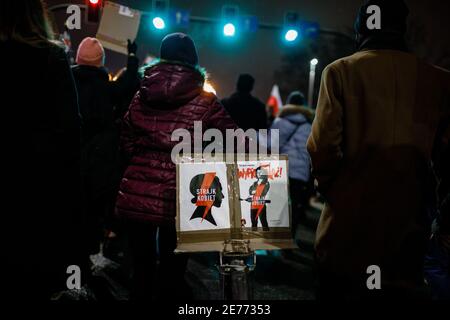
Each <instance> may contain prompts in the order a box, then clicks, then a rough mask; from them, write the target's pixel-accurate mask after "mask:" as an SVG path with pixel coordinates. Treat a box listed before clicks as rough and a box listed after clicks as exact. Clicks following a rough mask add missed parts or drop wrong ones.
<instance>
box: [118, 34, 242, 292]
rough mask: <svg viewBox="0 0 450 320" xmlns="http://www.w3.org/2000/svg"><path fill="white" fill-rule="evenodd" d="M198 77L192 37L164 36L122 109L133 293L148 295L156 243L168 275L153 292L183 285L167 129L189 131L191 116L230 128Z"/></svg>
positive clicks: (121, 207) (124, 207)
mask: <svg viewBox="0 0 450 320" xmlns="http://www.w3.org/2000/svg"><path fill="white" fill-rule="evenodd" d="M204 82H205V74H204V72H202V71H201V69H200V68H199V67H198V56H197V51H196V48H195V45H194V42H193V41H192V39H191V38H190V37H189V36H187V35H184V34H181V33H176V34H171V35H168V36H167V37H165V38H164V39H163V41H162V44H161V60H160V61H159V62H158V63H157V64H155V65H153V66H151V67H149V68H148V69H147V70H146V72H145V77H144V80H143V82H142V87H141V89H140V90H139V92H138V93H137V94H136V96H135V98H134V100H133V101H132V103H131V105H130V108H129V110H128V113H127V114H126V115H125V119H124V128H123V133H122V149H123V151H124V152H125V153H126V154H127V156H128V159H129V164H128V167H127V169H126V171H125V174H124V176H123V179H122V182H121V185H120V191H119V194H118V199H117V204H116V212H117V214H118V216H119V217H120V218H121V219H122V220H124V222H125V225H126V226H127V229H128V233H129V240H130V249H131V253H132V255H133V261H134V263H133V265H134V272H133V286H134V287H133V288H132V296H133V297H134V298H150V297H151V294H152V290H151V289H152V287H154V286H153V285H152V282H153V279H152V276H153V274H154V273H155V272H153V271H155V267H156V252H157V248H156V243H157V244H158V245H159V248H158V249H159V257H160V268H159V269H160V270H161V272H160V274H159V277H158V279H160V280H163V281H165V282H166V283H165V284H163V283H160V286H159V290H158V291H159V292H160V294H161V295H163V296H166V295H165V293H167V296H172V297H173V295H174V294H176V293H177V292H180V285H182V284H183V273H184V269H185V264H186V260H185V259H184V261H179V260H180V259H178V261H177V260H176V259H175V255H174V254H173V251H174V249H175V247H176V231H175V214H176V212H175V211H176V199H175V196H176V174H175V164H174V163H173V162H172V160H171V151H172V148H173V147H174V146H175V145H176V144H177V142H176V141H171V135H172V132H173V131H174V130H176V129H180V128H182V129H187V130H189V131H191V132H192V136H193V128H194V121H202V125H203V128H204V130H206V129H209V128H217V129H219V130H222V131H225V129H228V128H230V129H234V128H236V126H235V124H234V122H233V121H232V120H231V118H230V117H229V116H228V114H227V113H226V111H225V109H224V108H223V107H222V105H221V104H220V103H219V102H218V100H217V97H216V96H215V95H214V94H211V93H207V92H205V91H204V90H203V85H204ZM157 236H158V241H157V240H156V239H157ZM177 258H178V257H177ZM175 266H176V267H177V269H178V270H174V267H175ZM161 273H162V274H161ZM170 284H172V285H173V287H172V286H171V285H170ZM153 293H154V292H153Z"/></svg>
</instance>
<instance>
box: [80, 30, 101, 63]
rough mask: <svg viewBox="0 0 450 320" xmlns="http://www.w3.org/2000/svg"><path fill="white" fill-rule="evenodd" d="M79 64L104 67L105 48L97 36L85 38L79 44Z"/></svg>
mask: <svg viewBox="0 0 450 320" xmlns="http://www.w3.org/2000/svg"><path fill="white" fill-rule="evenodd" d="M76 62H77V64H79V65H88V66H94V67H102V66H103V65H104V64H105V50H104V49H103V46H102V44H101V43H100V41H98V40H97V39H96V38H89V37H87V38H84V39H83V41H81V43H80V45H79V46H78V52H77V59H76Z"/></svg>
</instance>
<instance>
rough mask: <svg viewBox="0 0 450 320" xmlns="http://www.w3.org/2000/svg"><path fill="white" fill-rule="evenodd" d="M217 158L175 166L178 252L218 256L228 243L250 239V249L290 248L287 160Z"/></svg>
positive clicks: (186, 158) (190, 160) (183, 161)
mask: <svg viewBox="0 0 450 320" xmlns="http://www.w3.org/2000/svg"><path fill="white" fill-rule="evenodd" d="M217 159H219V160H210V159H209V160H205V159H203V160H202V161H200V162H195V161H194V159H192V158H189V157H184V158H183V160H182V161H180V162H179V164H177V234H178V247H177V251H181V252H186V251H187V252H199V251H221V250H222V248H223V243H224V241H225V240H230V239H249V240H250V244H251V247H252V249H281V248H295V245H294V243H293V241H292V236H291V231H290V230H291V229H290V226H291V217H290V206H289V187H288V172H287V170H288V163H287V156H281V157H273V158H270V157H266V158H265V159H258V160H253V161H239V162H235V163H232V164H227V163H225V162H224V161H222V160H220V157H218V158H217Z"/></svg>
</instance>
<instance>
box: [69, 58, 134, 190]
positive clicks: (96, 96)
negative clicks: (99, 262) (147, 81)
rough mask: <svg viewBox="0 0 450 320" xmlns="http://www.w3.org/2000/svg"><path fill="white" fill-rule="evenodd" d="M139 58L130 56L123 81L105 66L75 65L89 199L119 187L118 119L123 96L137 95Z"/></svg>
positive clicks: (74, 73) (74, 72) (83, 168)
mask: <svg viewBox="0 0 450 320" xmlns="http://www.w3.org/2000/svg"><path fill="white" fill-rule="evenodd" d="M137 67H138V62H137V58H136V57H134V56H129V58H128V67H127V71H126V72H125V74H124V76H123V77H121V79H120V81H110V80H109V75H108V72H107V71H106V69H105V68H98V67H94V66H86V65H77V66H74V67H73V68H72V71H73V75H74V78H75V83H76V86H77V90H78V97H79V105H80V113H81V117H82V119H83V126H82V140H81V143H82V172H83V176H84V182H85V183H84V186H85V187H84V189H85V191H86V192H87V193H88V194H87V196H88V197H89V198H90V199H95V198H98V197H101V196H102V195H104V194H105V193H108V192H111V191H112V190H114V189H117V185H118V182H119V179H120V178H119V173H120V169H119V165H120V163H119V153H118V146H119V127H118V126H117V125H116V123H115V120H116V119H115V116H116V114H117V108H118V107H119V108H120V105H121V103H122V99H123V97H125V96H129V95H130V94H132V95H134V94H135V93H136V92H135V84H136V81H137V80H136V79H138V68H137Z"/></svg>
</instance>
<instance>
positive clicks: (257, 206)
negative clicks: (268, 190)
mask: <svg viewBox="0 0 450 320" xmlns="http://www.w3.org/2000/svg"><path fill="white" fill-rule="evenodd" d="M265 186H266V184H265V183H262V184H260V185H259V186H257V187H256V191H255V194H254V195H253V203H252V207H253V209H258V212H257V213H256V219H258V217H259V215H260V214H261V211H262V209H263V208H264V204H261V203H260V202H259V201H258V200H260V199H261V194H262V193H263V191H264V187H265Z"/></svg>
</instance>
